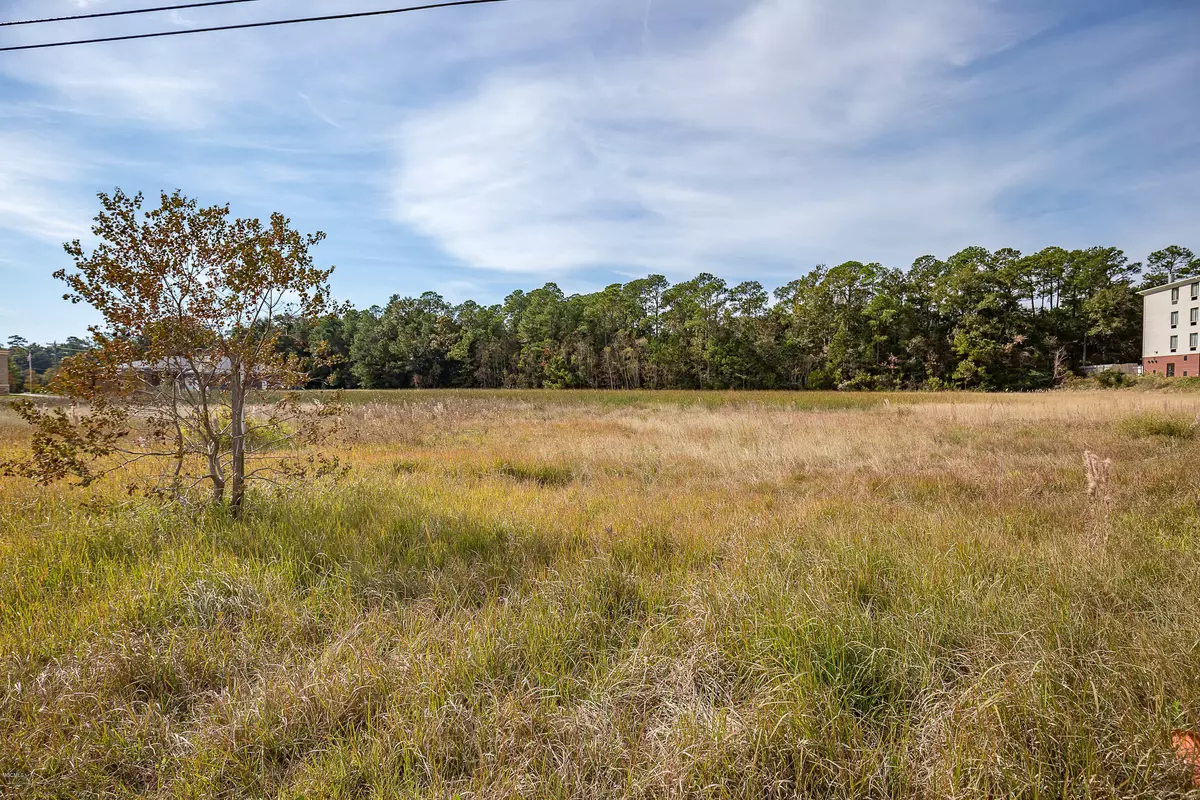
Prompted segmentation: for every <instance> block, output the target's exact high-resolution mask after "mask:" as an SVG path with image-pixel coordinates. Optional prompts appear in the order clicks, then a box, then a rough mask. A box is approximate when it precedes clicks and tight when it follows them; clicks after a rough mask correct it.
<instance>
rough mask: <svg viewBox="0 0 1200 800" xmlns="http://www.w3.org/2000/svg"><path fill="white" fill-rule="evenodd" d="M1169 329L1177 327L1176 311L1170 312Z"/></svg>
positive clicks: (1177, 314)
mask: <svg viewBox="0 0 1200 800" xmlns="http://www.w3.org/2000/svg"><path fill="white" fill-rule="evenodd" d="M1171 327H1172V328H1178V327H1179V312H1178V311H1172V312H1171Z"/></svg>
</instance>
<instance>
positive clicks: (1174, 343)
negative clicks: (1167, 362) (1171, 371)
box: [1171, 336, 1179, 353]
mask: <svg viewBox="0 0 1200 800" xmlns="http://www.w3.org/2000/svg"><path fill="white" fill-rule="evenodd" d="M1178 349H1179V337H1178V336H1172V337H1171V352H1172V353H1174V352H1175V351H1176V350H1178Z"/></svg>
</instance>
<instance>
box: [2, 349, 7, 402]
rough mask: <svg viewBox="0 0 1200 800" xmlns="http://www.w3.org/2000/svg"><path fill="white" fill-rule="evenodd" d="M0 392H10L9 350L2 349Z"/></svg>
mask: <svg viewBox="0 0 1200 800" xmlns="http://www.w3.org/2000/svg"><path fill="white" fill-rule="evenodd" d="M0 394H8V351H7V350H4V349H0Z"/></svg>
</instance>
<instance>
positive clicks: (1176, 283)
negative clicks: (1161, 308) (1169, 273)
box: [1138, 275, 1200, 296]
mask: <svg viewBox="0 0 1200 800" xmlns="http://www.w3.org/2000/svg"><path fill="white" fill-rule="evenodd" d="M1189 283H1200V275H1192V276H1191V277H1188V278H1180V279H1179V280H1177V281H1174V282H1172V283H1164V284H1163V285H1162V286H1154V287H1152V288H1150V289H1142V290H1141V291H1140V292H1138V294H1140V295H1143V296H1145V295H1148V294H1157V293H1158V292H1163V291H1166V290H1167V289H1177V288H1179V287H1180V286H1187V285H1188V284H1189Z"/></svg>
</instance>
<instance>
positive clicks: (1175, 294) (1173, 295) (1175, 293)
mask: <svg viewBox="0 0 1200 800" xmlns="http://www.w3.org/2000/svg"><path fill="white" fill-rule="evenodd" d="M1178 302H1179V287H1178V286H1176V287H1175V288H1174V289H1172V290H1171V304H1172V305H1174V304H1175V303H1178Z"/></svg>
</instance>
